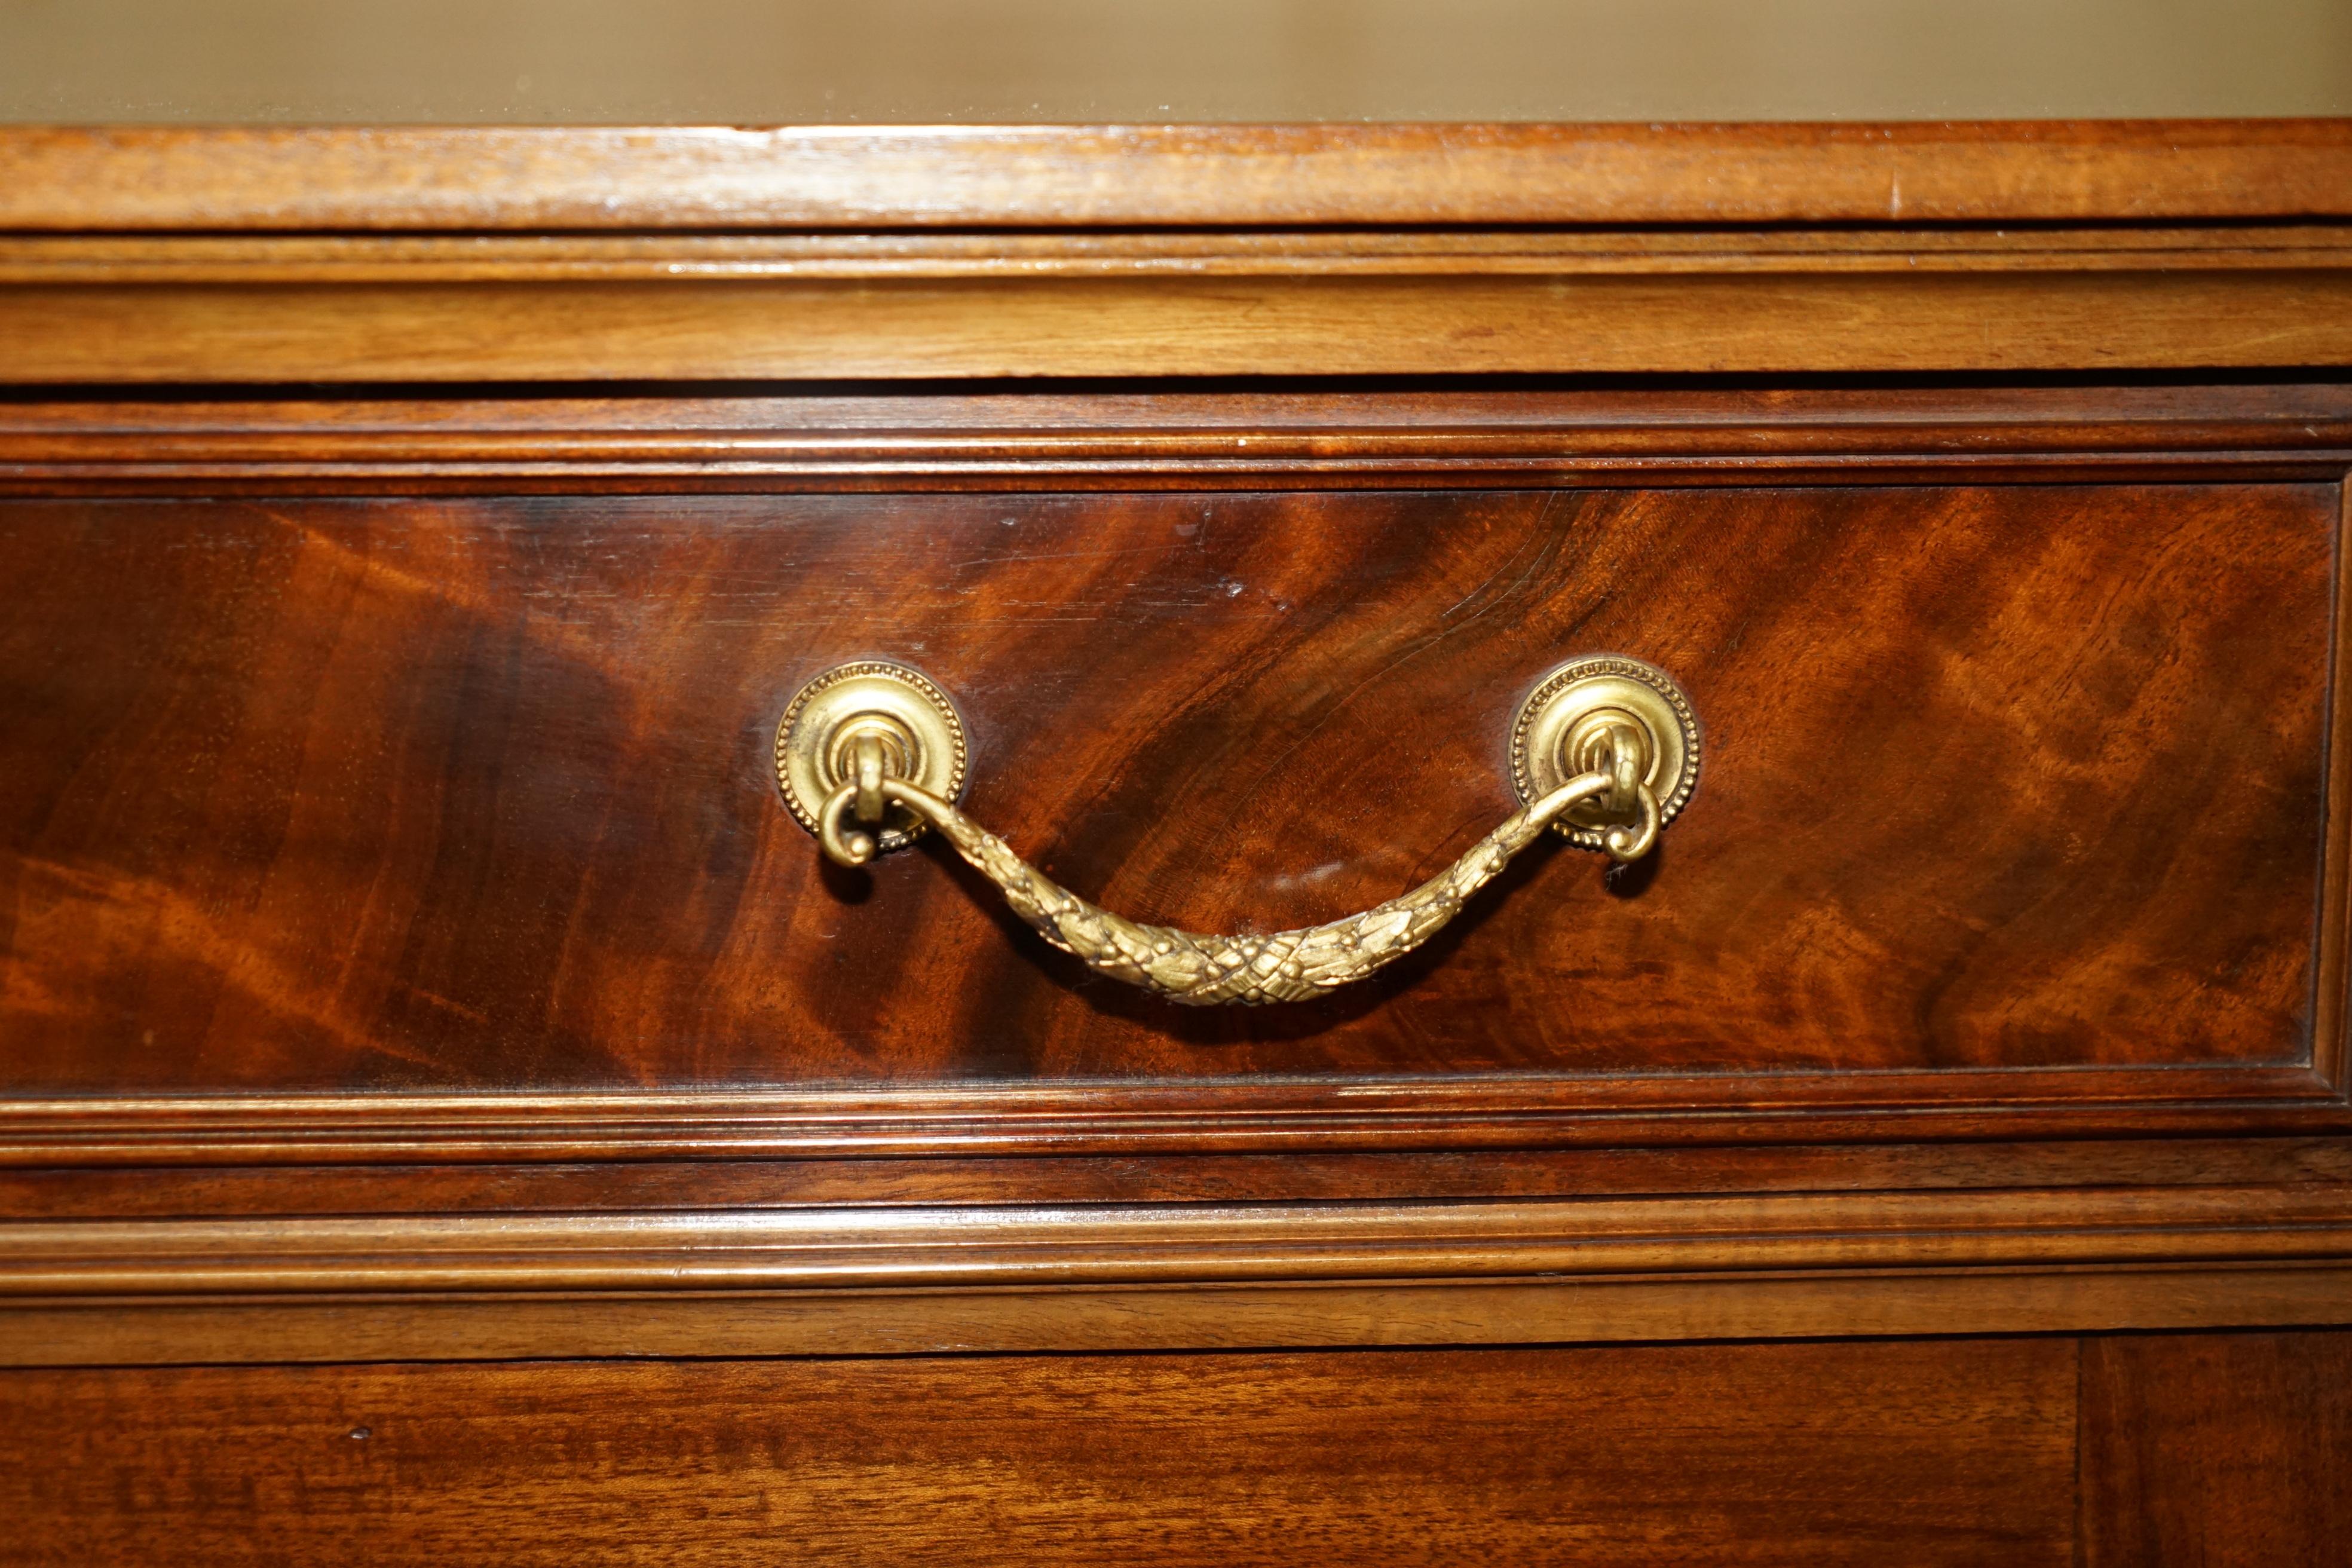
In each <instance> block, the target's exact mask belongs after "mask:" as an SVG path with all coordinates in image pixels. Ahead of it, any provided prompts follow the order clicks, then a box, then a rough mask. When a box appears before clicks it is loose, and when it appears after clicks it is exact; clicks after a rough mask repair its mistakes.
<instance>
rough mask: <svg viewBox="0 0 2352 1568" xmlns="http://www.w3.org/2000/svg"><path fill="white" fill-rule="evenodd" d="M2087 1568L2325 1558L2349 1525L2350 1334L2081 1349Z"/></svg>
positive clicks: (2174, 1339)
mask: <svg viewBox="0 0 2352 1568" xmlns="http://www.w3.org/2000/svg"><path fill="white" fill-rule="evenodd" d="M2082 1369H2083V1393H2082V1456H2083V1459H2082V1474H2083V1483H2082V1528H2081V1539H2082V1552H2081V1555H2080V1557H2079V1559H2078V1561H2079V1562H2081V1563H2083V1564H2084V1568H2157V1565H2158V1564H2163V1563H2202V1564H2206V1565H2208V1568H2257V1565H2263V1568H2267V1565H2268V1564H2273V1563H2333V1562H2340V1561H2342V1559H2343V1556H2344V1550H2345V1543H2346V1540H2347V1531H2348V1530H2352V1335H2345V1334H2208V1335H2196V1336H2186V1335H2180V1336H2162V1337H2156V1338H2147V1339H2138V1338H2130V1339H2112V1340H2092V1341H2087V1342H2084V1347H2083V1363H2082Z"/></svg>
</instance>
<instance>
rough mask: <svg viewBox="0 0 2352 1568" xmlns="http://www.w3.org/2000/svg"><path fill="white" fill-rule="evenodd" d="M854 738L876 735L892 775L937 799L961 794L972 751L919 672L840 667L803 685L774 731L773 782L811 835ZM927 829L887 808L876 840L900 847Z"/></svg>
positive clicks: (878, 664) (951, 711)
mask: <svg viewBox="0 0 2352 1568" xmlns="http://www.w3.org/2000/svg"><path fill="white" fill-rule="evenodd" d="M861 734H871V735H876V736H877V737H879V738H880V740H881V742H882V744H883V750H884V753H885V754H886V755H887V757H888V758H889V764H888V765H889V771H890V772H891V773H895V774H897V775H898V776H899V777H901V778H903V779H905V780H907V781H908V783H910V784H916V785H919V786H920V787H921V788H923V789H926V790H928V791H929V792H930V793H931V794H933V795H938V796H939V797H940V799H942V800H949V801H953V800H961V798H962V797H963V784H964V767H965V764H966V763H968V762H969V761H970V752H971V747H970V745H969V743H968V742H967V741H966V738H965V735H964V728H963V720H962V719H961V717H959V716H958V714H957V713H956V710H955V704H954V703H953V702H951V701H950V700H948V694H947V693H946V692H944V691H942V690H940V688H939V686H938V684H937V683H936V682H934V681H933V680H932V679H930V678H929V676H927V675H925V674H923V673H922V672H921V671H920V670H918V669H912V668H908V667H907V666H906V665H903V664H896V663H893V662H891V661H890V660H888V659H882V658H866V659H859V660H857V661H856V662H855V663H851V664H839V665H835V666H834V668H831V669H828V670H826V671H825V672H824V674H823V675H820V676H818V677H817V678H816V679H814V680H812V681H810V682H809V683H808V684H807V685H806V686H803V687H802V688H801V689H800V692H799V694H798V695H797V696H795V697H794V698H793V700H792V705H791V706H790V707H788V708H786V709H785V710H784V717H783V721H782V723H780V724H778V725H777V726H776V784H777V785H778V787H780V788H781V789H782V791H783V794H784V804H785V805H788V806H790V807H792V811H793V816H796V817H798V818H799V819H800V824H801V826H803V827H805V828H807V829H808V830H809V831H810V832H811V833H814V832H815V831H816V830H817V813H818V812H819V811H821V810H822V809H823V808H824V803H825V801H826V800H827V799H828V798H829V797H830V796H831V795H833V792H834V791H835V790H837V789H839V788H840V787H841V785H842V784H843V782H844V779H845V776H846V773H847V768H848V752H849V748H850V745H851V743H852V742H855V741H856V738H857V737H858V736H859V735H861ZM928 831H929V825H928V824H926V823H925V822H924V821H923V819H922V818H921V817H919V816H916V815H915V813H913V812H911V811H909V810H908V809H907V808H906V807H904V806H898V805H894V806H892V807H891V808H890V809H889V812H888V814H887V816H885V817H884V818H883V821H882V827H881V831H880V832H878V833H877V834H876V835H875V843H876V845H877V847H879V848H881V849H885V850H889V849H900V848H904V847H906V846H908V845H909V844H911V843H913V842H914V841H915V840H916V839H918V838H919V837H922V836H923V834H924V833H926V832H928Z"/></svg>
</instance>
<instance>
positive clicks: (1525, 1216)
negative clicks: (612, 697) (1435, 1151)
mask: <svg viewBox="0 0 2352 1568" xmlns="http://www.w3.org/2000/svg"><path fill="white" fill-rule="evenodd" d="M2297 1258H2299V1259H2306V1260H2335V1261H2341V1262H2346V1263H2347V1264H2352V1184H2347V1183H2344V1182H2341V1181H2325V1180H2308V1181H2305V1182H2302V1183H2298V1184H2282V1185H2261V1186H2252V1187H2243V1186H2175V1187H2154V1188H2141V1189H2130V1188H2123V1189H2117V1188H2060V1189H2053V1190H2044V1191H2025V1190H1990V1191H1981V1192H1968V1191H1940V1192H1924V1191H1923V1192H1878V1193H1773V1194H1731V1195H1706V1194H1671V1195H1662V1196H1647V1197H1611V1198H1563V1199H1549V1200H1517V1201H1514V1202H1509V1203H1478V1202H1454V1203H1406V1204H1370V1203H1367V1204H1263V1205H1217V1204H1196V1205H1125V1206H1122V1205H1072V1206H1058V1207H1057V1206H1050V1205H1007V1206H945V1207H943V1206H924V1205H904V1206H893V1207H866V1208H829V1207H813V1208H791V1207H783V1208H766V1209H751V1210H740V1209H739V1210H731V1211H706V1212H700V1213H695V1212H684V1213H636V1214H614V1215H594V1214H589V1215H509V1214H483V1215H425V1216H419V1215H381V1216H349V1217H335V1218H308V1217H294V1216H287V1215H273V1216H268V1217H261V1218H251V1219H179V1220H163V1219H120V1220H52V1221H43V1222H32V1223H22V1222H20V1223H14V1224H0V1265H5V1267H0V1298H8V1299H11V1300H22V1299H30V1298H56V1297H85V1296H131V1295H173V1296H184V1295H202V1296H215V1295H238V1294H253V1293H264V1294H269V1293H278V1292H289V1293H298V1294H301V1293H308V1294H320V1293H325V1294H338V1293H348V1292H352V1291H386V1290H389V1291H396V1292H411V1293H415V1292H423V1293H428V1294H430V1293H439V1292H446V1291H477V1292H478V1291H511V1290H603V1291H611V1290H627V1291H648V1290H651V1291H673V1290H677V1291H688V1290H741V1289H828V1288H835V1287H840V1288H859V1289H879V1288H886V1287H887V1288H896V1289H911V1288H916V1287H930V1286H950V1285H958V1286H961V1285H971V1286H980V1285H989V1286H1013V1285H1028V1286H1040V1287H1043V1286H1060V1285H1101V1284H1145V1283H1158V1284H1197V1283H1203V1282H1213V1281H1227V1282H1232V1281H1241V1280H1293V1281H1298V1280H1310V1279H1312V1280H1357V1281H1365V1280H1391V1279H1478V1278H1502V1277H1520V1276H1530V1275H1615V1274H1626V1273H1654V1272H1678V1271H1694V1270H1722V1269H1747V1270H1760V1271H1768V1272H1769V1271H1774V1270H1782V1269H1821V1268H1956V1267H1969V1268H1982V1267H1994V1266H2024V1265H2033V1266H2036V1267H2044V1268H2054V1267H2058V1266H2062V1265H2064V1266H2075V1265H2090V1264H2153V1263H2174V1264H2185V1263H2221V1262H2233V1261H2252V1260H2258V1259H2268V1260H2273V1261H2278V1260H2284V1259H2297ZM2347 1311H2352V1302H2347Z"/></svg>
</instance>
